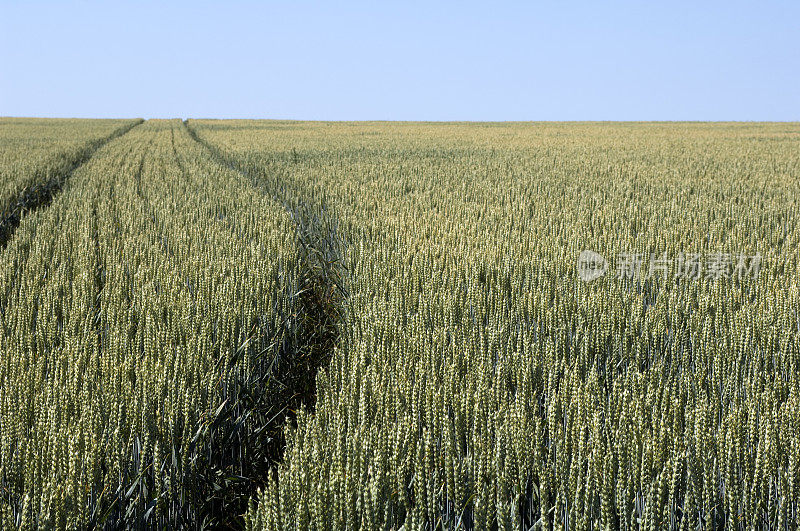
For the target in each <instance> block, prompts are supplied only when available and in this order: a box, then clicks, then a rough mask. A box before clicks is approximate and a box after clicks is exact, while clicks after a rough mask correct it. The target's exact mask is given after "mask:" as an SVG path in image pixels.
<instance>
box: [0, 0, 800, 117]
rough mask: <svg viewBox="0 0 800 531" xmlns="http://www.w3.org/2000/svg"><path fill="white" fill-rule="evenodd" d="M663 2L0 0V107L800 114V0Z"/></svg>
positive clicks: (149, 112) (63, 112)
mask: <svg viewBox="0 0 800 531" xmlns="http://www.w3.org/2000/svg"><path fill="white" fill-rule="evenodd" d="M162 3H163V4H169V5H161V4H162ZM434 4H435V5H434ZM655 4H656V2H646V1H640V2H603V1H593V2H556V1H548V2H524V3H523V2H481V3H469V2H452V3H451V2H433V1H430V2H419V3H417V2H411V1H402V2H374V3H372V2H370V3H359V2H346V1H344V0H343V1H341V2H329V3H312V2H288V1H287V2H259V3H255V2H253V3H249V2H235V1H233V2H218V3H216V2H215V3H213V4H212V3H204V2H199V1H191V2H188V1H173V2H159V3H155V2H152V3H151V2H135V3H134V2H126V1H114V0H109V1H106V2H102V3H101V2H88V1H61V2H52V3H49V2H37V1H29V2H6V1H5V0H0V116H77V117H133V116H141V117H144V118H150V117H216V118H292V119H318V120H367V119H377V120H792V121H797V120H800V2H798V1H794V2H789V1H786V2H771V1H769V0H763V1H752V2H737V1H721V2H717V1H707V2H704V1H691V2H682V1H665V2H660V3H659V4H661V5H660V6H655ZM489 6H492V7H491V9H489Z"/></svg>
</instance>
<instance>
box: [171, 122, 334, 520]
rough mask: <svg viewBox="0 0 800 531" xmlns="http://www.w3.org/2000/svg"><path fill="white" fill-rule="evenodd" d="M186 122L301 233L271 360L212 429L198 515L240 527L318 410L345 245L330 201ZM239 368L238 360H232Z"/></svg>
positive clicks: (253, 373) (232, 395)
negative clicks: (301, 192) (317, 200)
mask: <svg viewBox="0 0 800 531" xmlns="http://www.w3.org/2000/svg"><path fill="white" fill-rule="evenodd" d="M184 126H186V130H187V131H188V133H189V135H190V136H191V137H192V138H193V139H194V140H195V141H196V142H198V143H199V144H200V145H202V146H203V147H204V148H205V149H206V150H207V151H208V152H209V153H210V154H211V156H212V158H213V160H215V161H216V162H217V163H218V164H220V165H222V166H224V167H227V168H229V169H231V170H233V171H236V172H238V173H239V174H241V175H243V176H244V177H245V178H247V180H248V181H250V182H251V183H252V184H253V186H255V187H257V188H258V189H260V190H262V191H263V192H264V193H266V194H268V195H270V196H272V197H274V198H275V199H276V200H277V201H278V202H279V203H280V204H282V205H283V206H284V208H285V209H286V211H287V212H288V214H289V216H290V217H291V219H292V221H293V222H294V225H295V230H296V236H297V240H296V241H297V247H298V256H297V260H298V264H299V266H298V271H297V278H294V279H290V280H289V281H288V282H287V283H286V285H285V286H284V290H285V292H284V295H283V296H284V297H285V298H286V300H287V301H289V307H290V308H292V311H291V313H290V314H289V315H281V316H280V318H281V322H282V329H281V330H280V331H279V334H278V335H277V338H278V344H277V345H276V347H275V351H274V353H273V354H272V356H271V359H269V360H266V361H268V363H260V364H258V365H256V366H254V367H251V370H250V371H249V374H248V376H247V377H246V378H245V379H243V380H240V381H239V382H238V384H237V386H236V389H232V390H230V391H229V392H228V396H225V397H222V398H223V406H222V407H221V409H220V410H219V411H218V412H217V413H216V416H215V418H214V420H213V422H212V426H213V429H214V430H215V431H214V432H213V433H208V434H207V440H208V441H209V448H208V450H207V453H205V455H206V456H207V459H206V461H205V462H204V466H203V467H202V469H201V474H202V476H203V477H200V478H198V479H199V480H200V481H199V482H198V484H197V485H196V487H199V488H200V490H201V491H202V497H203V498H204V499H205V502H206V503H205V507H204V512H205V514H204V515H202V518H200V520H201V521H203V522H204V523H206V524H209V525H210V526H211V527H214V528H233V529H237V528H242V527H243V525H244V522H243V521H242V515H243V514H244V513H245V512H246V511H247V509H248V503H250V502H251V501H253V502H255V501H257V500H256V493H257V490H258V489H259V488H261V487H263V486H264V485H265V483H266V481H267V480H268V479H269V477H270V475H271V474H273V473H274V472H275V470H276V468H275V464H276V463H278V462H280V461H281V460H282V459H283V453H284V450H285V448H286V441H285V438H284V426H285V425H286V423H287V422H288V423H294V422H295V419H296V413H295V412H296V411H297V410H298V409H299V408H301V407H303V408H306V409H308V410H313V409H314V407H315V405H316V377H317V372H318V371H319V369H320V368H321V367H323V366H326V365H327V363H328V361H329V360H330V357H331V355H332V353H333V350H334V348H335V347H336V345H337V344H338V342H339V338H340V329H341V327H342V326H343V325H344V321H345V302H346V299H347V291H346V288H345V285H346V283H347V271H346V270H345V268H344V262H343V259H342V257H343V253H344V249H345V244H344V242H343V240H342V239H341V238H340V236H339V233H338V224H337V222H336V219H335V217H333V216H331V215H330V214H329V212H328V211H327V210H326V209H325V208H324V205H319V204H314V205H312V204H309V203H308V202H307V201H306V200H305V198H302V197H298V196H297V195H296V192H295V191H294V190H293V189H292V187H291V186H288V185H286V184H285V183H281V182H279V181H277V180H273V179H272V178H271V177H270V178H266V176H262V175H253V174H251V173H250V172H248V171H247V170H246V169H245V168H243V167H241V166H240V165H239V164H237V162H236V161H235V160H233V159H230V158H228V157H226V156H225V155H224V154H223V153H221V152H220V151H219V150H218V149H217V148H216V147H215V146H213V145H211V144H209V143H207V142H205V141H203V140H202V139H201V138H199V137H198V135H197V134H196V132H195V131H194V130H192V128H191V127H189V126H188V124H187V123H186V122H184ZM238 369H239V368H238V367H237V365H236V362H235V361H234V363H232V364H231V365H230V366H229V370H233V371H238ZM225 478H233V479H225Z"/></svg>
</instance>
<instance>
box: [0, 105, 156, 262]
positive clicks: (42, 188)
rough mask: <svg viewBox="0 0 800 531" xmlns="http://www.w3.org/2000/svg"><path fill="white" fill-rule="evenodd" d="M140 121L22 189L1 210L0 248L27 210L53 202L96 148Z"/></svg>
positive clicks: (112, 134)
mask: <svg viewBox="0 0 800 531" xmlns="http://www.w3.org/2000/svg"><path fill="white" fill-rule="evenodd" d="M142 123H144V120H139V121H136V122H134V123H132V124H129V125H126V126H124V127H121V128H119V129H117V130H116V131H114V132H113V133H111V134H110V135H108V136H107V137H105V138H102V139H100V140H98V141H96V142H94V143H92V144H91V145H90V146H89V147H88V148H87V149H86V150H84V151H83V152H82V153H81V154H80V155H79V156H78V158H77V159H75V160H74V161H73V162H72V164H71V165H70V167H69V169H68V170H67V171H66V172H65V173H63V174H62V175H58V176H56V177H53V178H51V179H49V180H48V181H45V182H43V183H37V184H35V185H33V186H31V187H29V188H28V189H27V190H24V191H23V192H22V193H21V194H20V196H19V199H18V200H17V202H16V204H15V205H14V206H13V207H12V208H11V209H10V210H8V211H6V212H3V213H2V214H1V215H0V216H2V219H0V249H5V248H6V246H7V245H8V242H9V241H10V240H11V238H12V236H14V232H15V231H16V230H17V227H19V224H20V223H21V222H22V218H23V216H24V215H25V214H27V213H28V212H33V211H35V210H39V209H41V208H46V207H48V206H49V205H50V203H52V202H53V199H54V198H55V196H56V195H57V194H58V193H59V192H60V191H61V189H62V188H63V187H64V184H65V183H66V182H67V180H69V178H70V177H72V174H73V173H75V171H76V170H77V169H78V168H80V167H81V166H83V165H84V164H86V163H87V162H88V161H89V159H91V158H92V156H94V154H95V153H96V152H97V150H99V149H100V148H102V147H103V146H105V145H106V144H108V143H109V142H111V141H112V140H114V139H116V138H119V137H121V136H122V135H124V134H126V133H128V132H129V131H130V130H131V129H133V128H134V127H136V126H137V125H139V124H142Z"/></svg>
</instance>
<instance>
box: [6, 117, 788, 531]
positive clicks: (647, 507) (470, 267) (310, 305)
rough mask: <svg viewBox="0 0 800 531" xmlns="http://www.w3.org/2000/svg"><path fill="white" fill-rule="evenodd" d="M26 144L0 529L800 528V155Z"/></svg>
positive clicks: (12, 156) (459, 140)
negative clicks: (41, 189) (41, 195)
mask: <svg viewBox="0 0 800 531" xmlns="http://www.w3.org/2000/svg"><path fill="white" fill-rule="evenodd" d="M14 127H19V125H18V124H17V123H16V122H15V121H14V120H11V119H3V120H0V138H11V137H14V135H17V137H20V135H19V134H18V133H17V132H15V130H14V129H13V128H14ZM36 127H37V128H42V129H41V130H42V131H44V133H42V134H41V137H42V140H41V141H40V142H37V143H36V145H34V143H33V142H32V141H27V142H25V141H21V140H20V141H15V142H14V143H9V144H6V145H4V146H3V148H2V150H0V154H2V157H3V158H2V159H0V171H2V181H1V183H2V186H3V187H4V188H2V189H8V190H12V191H11V192H9V193H6V196H8V197H9V198H12V199H3V198H2V197H0V199H2V200H3V201H5V204H7V205H11V206H8V207H5V208H6V210H8V211H9V212H16V213H17V214H16V217H14V216H11V215H7V216H6V217H5V218H4V219H7V220H10V221H8V222H7V221H3V223H4V225H3V226H2V227H0V228H3V230H5V231H6V234H7V237H6V243H5V248H4V249H2V251H0V322H1V323H2V328H1V329H0V348H2V356H1V357H0V522H2V524H3V527H4V528H15V527H21V528H36V527H39V528H87V527H95V528H97V527H109V528H113V527H127V528H152V527H189V528H200V527H208V528H220V527H226V528H248V529H285V528H292V529H307V528H311V529H345V528H346V529H350V528H366V529H400V528H401V527H404V528H405V529H439V528H441V529H472V528H475V529H489V528H502V529H519V528H523V529H530V528H533V529H550V528H567V527H569V528H576V529H596V528H603V529H632V528H636V529H639V528H642V529H689V528H697V527H703V528H719V527H723V526H728V527H731V528H737V529H738V528H742V529H744V528H748V529H749V528H774V529H791V528H794V527H795V526H796V525H797V524H798V522H799V521H800V515H799V514H798V511H799V510H800V376H799V375H800V290H799V289H798V284H799V283H800V270H799V269H798V260H800V226H798V220H800V124H796V123H713V124H709V123H527V122H526V123H522V122H520V123H412V122H408V123H399V122H398V123H395V122H336V123H332V122H291V121H251V120H191V119H190V120H188V121H185V122H181V121H178V120H172V121H159V120H149V121H146V122H144V123H139V122H136V121H128V122H125V121H121V122H119V123H116V122H115V123H111V122H108V123H101V122H92V121H86V122H79V121H75V122H70V125H68V126H67V128H66V129H65V130H62V129H63V128H64V127H65V126H64V124H63V123H58V122H47V121H42V123H41V124H38V123H37V125H36ZM48 128H49V129H48ZM37 130H38V129H37ZM26 135H28V133H24V134H23V135H22V136H21V137H20V138H24V137H26ZM65 137H69V138H71V139H73V140H74V139H80V142H78V143H75V142H73V143H72V144H67V143H65V142H66V141H65ZM28 138H29V137H28ZM4 161H7V162H4ZM22 167H24V168H28V167H30V168H33V169H30V170H28V169H25V170H24V171H23V170H19V169H18V168H22ZM39 167H41V168H44V169H41V170H39V169H37V168H39ZM9 168H17V169H13V170H11V169H9ZM51 168H55V169H51ZM17 182H19V183H23V184H22V185H18V184H16V183H17ZM31 183H32V184H31ZM46 183H50V185H48V186H44V185H45V184H46ZM34 185H41V187H44V188H46V190H47V191H46V192H45V195H46V200H43V201H42V200H39V199H36V201H32V200H29V199H26V198H29V197H31V195H30V194H27V195H26V194H20V193H19V192H18V191H17V190H18V189H19V187H20V186H23V188H24V187H27V188H25V189H26V190H28V189H33V188H32V186H34ZM2 189H0V191H2ZM36 189H37V190H38V189H39V188H36ZM36 197H37V198H38V197H39V196H36ZM20 198H21V199H20Z"/></svg>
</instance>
